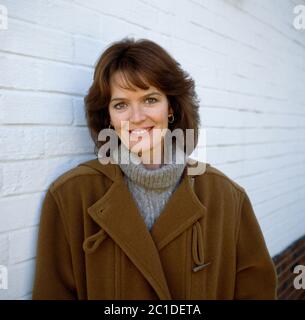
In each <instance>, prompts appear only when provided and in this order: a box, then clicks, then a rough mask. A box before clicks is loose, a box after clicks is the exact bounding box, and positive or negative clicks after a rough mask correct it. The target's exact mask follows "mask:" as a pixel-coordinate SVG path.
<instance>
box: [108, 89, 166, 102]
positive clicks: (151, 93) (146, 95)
mask: <svg viewBox="0 0 305 320" xmlns="http://www.w3.org/2000/svg"><path fill="white" fill-rule="evenodd" d="M153 94H157V95H159V96H161V94H160V93H159V92H155V91H154V92H150V93H148V94H145V95H144V96H142V97H141V98H146V97H148V96H151V95H153ZM115 100H128V99H126V98H113V99H111V100H110V102H112V101H115Z"/></svg>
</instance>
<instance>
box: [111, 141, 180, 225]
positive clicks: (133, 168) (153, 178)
mask: <svg viewBox="0 0 305 320" xmlns="http://www.w3.org/2000/svg"><path fill="white" fill-rule="evenodd" d="M118 150H119V152H121V156H120V161H118V164H119V166H120V168H121V170H122V171H123V173H124V179H125V181H126V183H127V185H128V189H129V191H130V192H131V194H132V195H133V198H134V200H135V203H136V205H137V207H138V209H139V212H140V213H141V215H142V217H143V219H144V222H145V224H146V225H147V228H148V229H149V230H151V228H152V226H153V224H154V223H155V221H156V220H157V219H158V217H159V215H160V213H161V212H162V210H163V209H164V207H165V205H166V203H167V201H168V200H169V198H170V196H171V195H172V193H174V192H175V190H176V188H177V187H178V185H179V183H180V180H181V177H182V174H183V171H184V168H185V166H186V157H185V154H184V153H183V151H182V150H181V149H177V151H176V148H175V147H174V146H173V148H172V161H171V162H170V163H164V164H162V165H161V167H160V168H157V169H147V168H146V167H145V166H144V165H143V163H139V164H138V163H137V162H136V161H137V160H138V159H139V158H138V157H137V156H134V154H133V153H131V152H129V150H128V149H127V147H126V146H125V145H124V144H121V145H120V146H119V148H118ZM128 157H130V160H131V161H129V163H127V164H126V162H127V161H126V160H127V159H128ZM116 159H118V158H117V154H116ZM167 159H168V158H167Z"/></svg>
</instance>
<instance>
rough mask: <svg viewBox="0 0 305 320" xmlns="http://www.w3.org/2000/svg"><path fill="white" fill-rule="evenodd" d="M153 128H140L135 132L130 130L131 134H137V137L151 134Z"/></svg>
mask: <svg viewBox="0 0 305 320" xmlns="http://www.w3.org/2000/svg"><path fill="white" fill-rule="evenodd" d="M152 128H153V127H147V128H138V129H134V130H129V133H130V134H135V135H140V134H145V133H147V132H149V131H150V130H151V129H152Z"/></svg>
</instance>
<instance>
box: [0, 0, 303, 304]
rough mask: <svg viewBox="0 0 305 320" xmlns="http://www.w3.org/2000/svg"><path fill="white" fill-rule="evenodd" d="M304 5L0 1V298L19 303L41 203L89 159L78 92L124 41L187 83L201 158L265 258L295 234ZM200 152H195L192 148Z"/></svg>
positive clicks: (299, 200) (25, 290)
mask: <svg viewBox="0 0 305 320" xmlns="http://www.w3.org/2000/svg"><path fill="white" fill-rule="evenodd" d="M298 4H303V5H305V1H304V0H294V1H293V0H278V1H276V2H275V1H271V0H269V1H266V0H255V1H250V0H244V1H242V0H215V1H209V0H179V1H174V0H162V1H161V0H132V1H123V0H112V1H110V2H109V1H101V0H86V1H84V0H53V1H39V0H31V1H25V0H18V1H15V0H0V5H4V6H6V7H7V9H8V14H9V18H8V29H7V30H0V90H1V91H0V137H1V140H0V210H1V211H0V265H5V266H8V274H9V288H8V290H0V299H30V298H31V289H32V281H33V275H34V265H35V250H36V237H37V230H38V224H39V215H40V206H41V202H42V200H43V198H44V195H45V192H46V190H47V188H48V185H49V184H50V182H51V181H53V180H54V179H55V178H56V177H57V176H58V175H59V174H61V173H63V172H65V171H67V170H68V169H70V168H71V167H73V166H75V165H76V164H78V163H80V162H82V161H85V160H87V159H91V158H92V157H93V153H92V151H93V143H92V142H91V141H90V137H89V134H88V130H87V128H86V122H85V117H84V109H83V97H84V95H85V93H86V91H87V90H88V87H89V85H90V81H91V78H92V73H93V67H94V64H95V62H96V59H97V57H98V56H99V55H100V53H101V52H102V51H103V49H104V48H105V46H106V45H108V44H109V43H110V42H112V41H115V40H118V39H121V38H122V37H124V36H134V37H136V38H150V39H152V40H155V41H157V42H158V43H159V44H161V45H162V46H164V47H165V48H166V49H167V50H168V51H169V52H170V53H171V54H172V55H173V56H174V57H175V58H176V59H177V60H178V61H179V62H180V63H181V65H182V66H183V67H184V69H186V70H187V71H188V72H189V73H190V74H191V75H192V76H193V77H194V79H195V81H196V88H197V92H198V94H199V97H200V99H201V119H202V125H203V127H204V128H205V129H206V136H207V161H208V162H209V163H211V164H212V165H214V166H216V167H217V168H219V169H220V170H222V171H224V172H225V173H226V174H227V175H228V176H230V177H231V178H232V179H234V180H236V181H237V182H238V183H240V184H241V185H242V186H243V187H245V189H246V190H247V191H248V194H249V196H250V199H251V201H252V203H253V206H254V209H255V212H256V215H257V217H258V219H259V222H260V224H261V227H262V229H263V232H264V235H265V238H266V241H267V245H268V248H269V250H270V253H271V255H275V254H277V253H279V252H280V251H281V250H282V249H284V248H285V247H287V246H288V245H289V244H291V243H292V242H293V241H294V240H296V239H298V238H299V237H301V236H303V235H304V234H305V210H304V209H305V184H304V181H305V179H304V178H305V144H304V141H305V90H304V89H305V87H304V83H305V72H304V71H305V30H296V29H294V27H293V24H292V22H293V19H294V16H295V15H294V13H293V7H294V6H295V5H298ZM198 156H199V157H201V156H202V155H200V154H199V155H198Z"/></svg>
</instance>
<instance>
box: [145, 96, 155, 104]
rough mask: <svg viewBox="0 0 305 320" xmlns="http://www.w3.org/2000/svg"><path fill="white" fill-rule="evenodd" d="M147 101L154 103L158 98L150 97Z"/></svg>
mask: <svg viewBox="0 0 305 320" xmlns="http://www.w3.org/2000/svg"><path fill="white" fill-rule="evenodd" d="M146 101H148V103H149V104H152V103H155V102H157V101H158V100H157V99H156V98H153V97H149V98H147V99H146Z"/></svg>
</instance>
